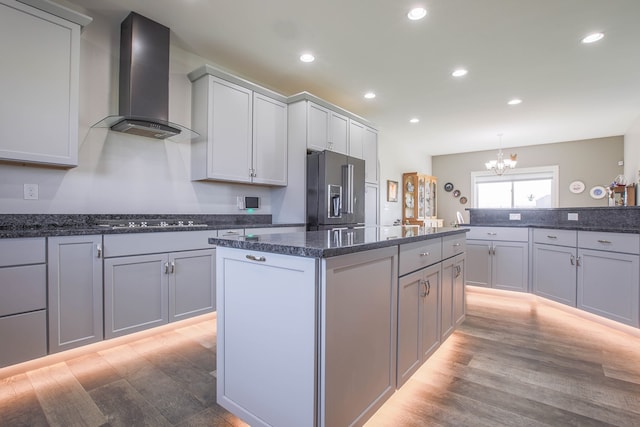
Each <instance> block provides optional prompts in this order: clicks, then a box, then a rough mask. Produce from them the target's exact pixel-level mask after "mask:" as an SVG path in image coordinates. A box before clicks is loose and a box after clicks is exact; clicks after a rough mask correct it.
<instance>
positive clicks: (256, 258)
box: [247, 255, 267, 262]
mask: <svg viewBox="0 0 640 427" xmlns="http://www.w3.org/2000/svg"><path fill="white" fill-rule="evenodd" d="M247 259H250V260H251V261H259V262H265V261H266V260H267V259H266V258H265V257H263V256H255V255H247Z"/></svg>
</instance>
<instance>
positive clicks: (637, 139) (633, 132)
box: [624, 117, 640, 205]
mask: <svg viewBox="0 0 640 427" xmlns="http://www.w3.org/2000/svg"><path fill="white" fill-rule="evenodd" d="M624 176H625V177H626V178H627V180H628V181H629V183H630V184H631V183H636V184H638V182H639V181H640V117H638V118H637V119H636V121H635V122H633V124H632V125H631V127H630V128H629V130H628V131H627V133H626V134H625V135H624ZM636 205H640V200H639V198H638V197H636Z"/></svg>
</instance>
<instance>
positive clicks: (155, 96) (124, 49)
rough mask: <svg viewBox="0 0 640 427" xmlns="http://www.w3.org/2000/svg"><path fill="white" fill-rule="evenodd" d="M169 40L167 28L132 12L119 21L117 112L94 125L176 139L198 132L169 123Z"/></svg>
mask: <svg viewBox="0 0 640 427" xmlns="http://www.w3.org/2000/svg"><path fill="white" fill-rule="evenodd" d="M169 41H170V30H169V28H167V27H165V26H164V25H161V24H158V23H157V22H155V21H152V20H150V19H148V18H145V17H144V16H142V15H139V14H137V13H135V12H131V13H130V14H129V16H127V18H125V20H124V21H122V24H121V26H120V77H119V79H120V84H119V86H120V91H119V95H120V97H119V115H117V116H108V117H106V118H105V119H103V120H101V121H100V122H98V123H96V124H95V125H94V127H108V128H110V129H111V130H113V131H116V132H123V133H129V134H132V135H139V136H144V137H148V138H155V139H167V138H169V139H172V140H179V141H185V140H190V139H191V138H193V137H195V136H197V135H198V134H197V133H196V132H194V131H192V130H190V129H188V128H186V127H184V126H180V125H178V124H176V123H171V122H169Z"/></svg>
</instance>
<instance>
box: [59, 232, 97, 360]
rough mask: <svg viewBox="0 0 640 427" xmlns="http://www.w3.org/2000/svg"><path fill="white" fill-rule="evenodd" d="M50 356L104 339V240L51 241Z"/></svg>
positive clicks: (66, 238)
mask: <svg viewBox="0 0 640 427" xmlns="http://www.w3.org/2000/svg"><path fill="white" fill-rule="evenodd" d="M47 248H48V278H49V286H48V300H49V313H48V314H49V352H50V353H56V352H59V351H63V350H67V349H70V348H74V347H79V346H82V345H85V344H89V343H93V342H97V341H101V340H102V338H103V314H102V236H101V235H91V236H67V237H49V238H48V242H47Z"/></svg>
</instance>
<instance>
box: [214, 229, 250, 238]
mask: <svg viewBox="0 0 640 427" xmlns="http://www.w3.org/2000/svg"><path fill="white" fill-rule="evenodd" d="M240 236H244V228H231V229H228V230H218V237H224V238H227V239H228V238H230V237H240Z"/></svg>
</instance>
